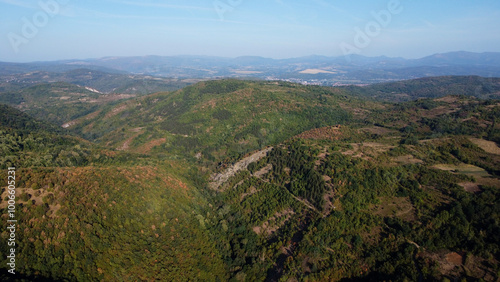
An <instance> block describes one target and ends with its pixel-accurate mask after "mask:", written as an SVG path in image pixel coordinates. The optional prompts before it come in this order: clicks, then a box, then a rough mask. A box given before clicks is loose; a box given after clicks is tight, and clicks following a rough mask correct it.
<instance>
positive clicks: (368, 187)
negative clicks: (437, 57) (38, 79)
mask: <svg viewBox="0 0 500 282" xmlns="http://www.w3.org/2000/svg"><path fill="white" fill-rule="evenodd" d="M418 82H419V81H412V82H408V83H409V84H415V83H418ZM458 83H459V85H462V84H460V83H462V82H458ZM437 86H439V84H438V85H437ZM450 87H452V86H450ZM367 89H369V88H367ZM435 89H437V88H435ZM407 90H408V91H410V92H409V93H410V94H409V95H410V96H418V95H421V94H415V95H412V93H413V92H411V91H412V90H411V89H410V88H408V89H407ZM417 90H418V88H417ZM372 94H375V93H372ZM366 96H369V95H366ZM0 109H4V114H3V115H0V117H2V119H1V120H2V123H3V126H2V128H0V131H1V135H0V148H1V150H2V157H3V159H2V160H1V164H3V165H5V166H7V165H8V166H12V165H14V166H16V168H17V171H16V175H17V177H18V179H17V180H16V181H17V182H16V183H17V187H18V188H17V191H18V207H19V209H20V210H22V213H20V215H19V218H18V220H19V232H18V233H17V235H16V236H17V237H16V238H17V239H18V242H19V246H18V248H17V254H16V260H17V262H18V265H17V266H18V269H17V270H18V271H19V272H20V273H22V274H23V275H27V276H30V277H33V276H36V277H45V278H52V279H60V280H61V279H62V280H78V281H93V280H102V281H121V280H123V279H130V280H163V281H182V280H196V281H287V280H298V281H306V280H308V281H325V280H334V281H340V280H346V279H347V280H366V281H384V280H385V281H389V280H390V281H405V280H406V281H418V280H424V281H425V280H428V281H436V280H437V281H440V280H446V279H449V280H455V279H464V278H465V279H469V280H474V281H476V280H481V279H482V280H484V281H497V280H498V278H499V275H498V273H499V270H500V264H499V261H500V247H499V244H498V242H500V237H499V234H500V225H499V222H498V220H497V219H498V217H499V214H500V204H499V203H500V201H499V199H500V192H499V191H500V190H499V189H500V169H499V167H500V147H498V142H499V141H500V123H499V119H500V102H499V101H498V100H493V99H486V100H481V99H477V98H475V97H467V96H456V95H453V96H445V97H440V98H423V99H419V100H416V101H408V102H401V103H390V102H379V101H376V100H375V99H372V98H367V97H363V96H360V95H353V94H352V92H351V89H350V88H330V87H328V88H325V87H317V86H303V85H297V84H292V83H285V82H262V81H258V82H256V81H239V80H219V81H207V82H201V83H198V84H195V85H192V86H189V87H186V88H184V89H181V90H178V91H174V92H162V93H156V94H152V95H148V96H144V97H136V98H132V99H128V100H126V101H120V102H116V103H110V104H106V105H104V106H103V107H100V108H99V109H97V110H96V111H94V112H90V113H88V114H86V115H83V116H80V117H77V118H76V119H74V120H68V121H66V125H68V126H67V128H66V129H64V130H63V132H60V130H61V129H58V130H51V128H52V126H50V125H44V124H43V122H40V121H36V120H33V119H32V118H31V117H29V116H27V115H26V114H23V113H21V112H19V111H17V110H15V109H12V108H10V107H7V106H2V108H0ZM68 132H69V133H71V134H72V135H74V136H71V135H70V136H68V134H67V133H68ZM75 136H76V137H75ZM84 138H85V139H84ZM5 174H6V173H5V170H2V172H0V177H3V178H6V175H5ZM6 190H7V189H4V190H3V191H2V195H1V198H0V199H1V201H0V209H1V210H0V213H1V214H2V216H5V215H6V214H7V212H6V210H5V209H6V207H7V205H6V204H7V202H6V201H5V199H6V198H5V197H6V193H7V192H6ZM7 236H9V234H8V233H7V232H6V231H3V232H2V233H0V237H1V238H2V240H5V239H6V238H7ZM6 248H7V246H6V245H5V244H0V250H1V252H2V253H6V252H7V249H6ZM0 267H4V268H5V267H6V263H5V258H4V259H3V260H2V261H0Z"/></svg>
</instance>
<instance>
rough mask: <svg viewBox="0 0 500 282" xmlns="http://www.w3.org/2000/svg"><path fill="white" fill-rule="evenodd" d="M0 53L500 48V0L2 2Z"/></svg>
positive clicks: (37, 56)
mask: <svg viewBox="0 0 500 282" xmlns="http://www.w3.org/2000/svg"><path fill="white" fill-rule="evenodd" d="M0 11H1V12H0V16H1V17H2V19H3V24H2V26H1V27H0V34H1V35H2V40H0V61H4V62H34V61H55V60H70V59H89V58H103V57H130V56H149V55H156V56H179V55H190V56H218V57H226V58H235V57H240V56H260V57H265V58H273V59H283V58H296V57H304V56H311V55H319V56H329V57H336V56H342V55H345V54H347V53H355V54H359V55H363V56H367V57H376V56H387V57H402V58H405V59H417V58H422V57H426V56H429V55H433V54H436V53H446V52H454V51H458V50H460V51H462V50H463V51H467V52H476V53H483V52H500V32H498V26H500V3H499V2H498V1H492V0H488V1H481V2H477V1H473V2H471V1H465V0H460V1H441V2H438V3H436V2H431V1H419V2H416V1H404V0H384V1H368V0H363V1H357V2H356V3H345V2H340V1H330V2H328V1H324V0H313V1H309V2H304V1H298V0H289V1H286V0H275V1H268V2H264V1H247V0H215V1H200V0H192V1H180V0H175V1H153V0H149V1H142V2H141V1H134V0H129V1H118V0H104V1H95V0H91V1H85V2H84V3H81V2H77V1H73V0H41V1H39V2H35V3H33V2H30V3H26V2H24V1H20V0H0Z"/></svg>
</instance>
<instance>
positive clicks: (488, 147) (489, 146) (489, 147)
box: [469, 138, 500, 155]
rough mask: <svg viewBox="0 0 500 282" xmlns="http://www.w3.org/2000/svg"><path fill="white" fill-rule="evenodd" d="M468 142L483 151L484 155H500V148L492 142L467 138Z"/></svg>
mask: <svg viewBox="0 0 500 282" xmlns="http://www.w3.org/2000/svg"><path fill="white" fill-rule="evenodd" d="M469 140H470V141H471V142H472V143H474V144H476V145H477V146H478V147H479V148H481V149H483V150H484V151H485V152H486V153H490V154H495V155H500V147H498V145H497V144H496V143H495V142H493V141H488V140H484V139H478V138H469Z"/></svg>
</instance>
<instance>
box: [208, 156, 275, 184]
mask: <svg viewBox="0 0 500 282" xmlns="http://www.w3.org/2000/svg"><path fill="white" fill-rule="evenodd" d="M272 149H273V147H269V148H266V149H264V150H261V151H258V152H256V153H253V154H252V155H250V156H248V157H246V158H243V159H242V160H241V161H239V162H237V163H235V164H234V165H232V166H230V167H228V168H227V169H226V170H224V171H223V172H221V173H215V174H212V176H211V177H210V183H209V184H208V185H209V187H210V188H212V189H219V187H220V186H221V185H222V184H224V183H225V182H226V181H227V180H228V179H229V178H231V177H232V176H234V175H236V173H238V172H239V171H241V170H244V169H246V168H247V167H248V165H249V164H251V163H253V162H257V161H259V160H260V159H262V158H263V157H265V156H266V155H267V153H268V152H270V151H271V150H272Z"/></svg>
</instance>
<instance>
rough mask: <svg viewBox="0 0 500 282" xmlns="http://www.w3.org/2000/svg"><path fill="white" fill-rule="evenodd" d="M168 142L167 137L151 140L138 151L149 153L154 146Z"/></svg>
mask: <svg viewBox="0 0 500 282" xmlns="http://www.w3.org/2000/svg"><path fill="white" fill-rule="evenodd" d="M166 142H167V139H166V138H161V139H156V140H151V141H149V142H148V143H146V144H144V145H143V146H141V147H140V148H139V149H137V152H138V153H140V154H149V152H151V150H152V149H153V148H154V147H156V146H160V145H162V144H164V143H166Z"/></svg>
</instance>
